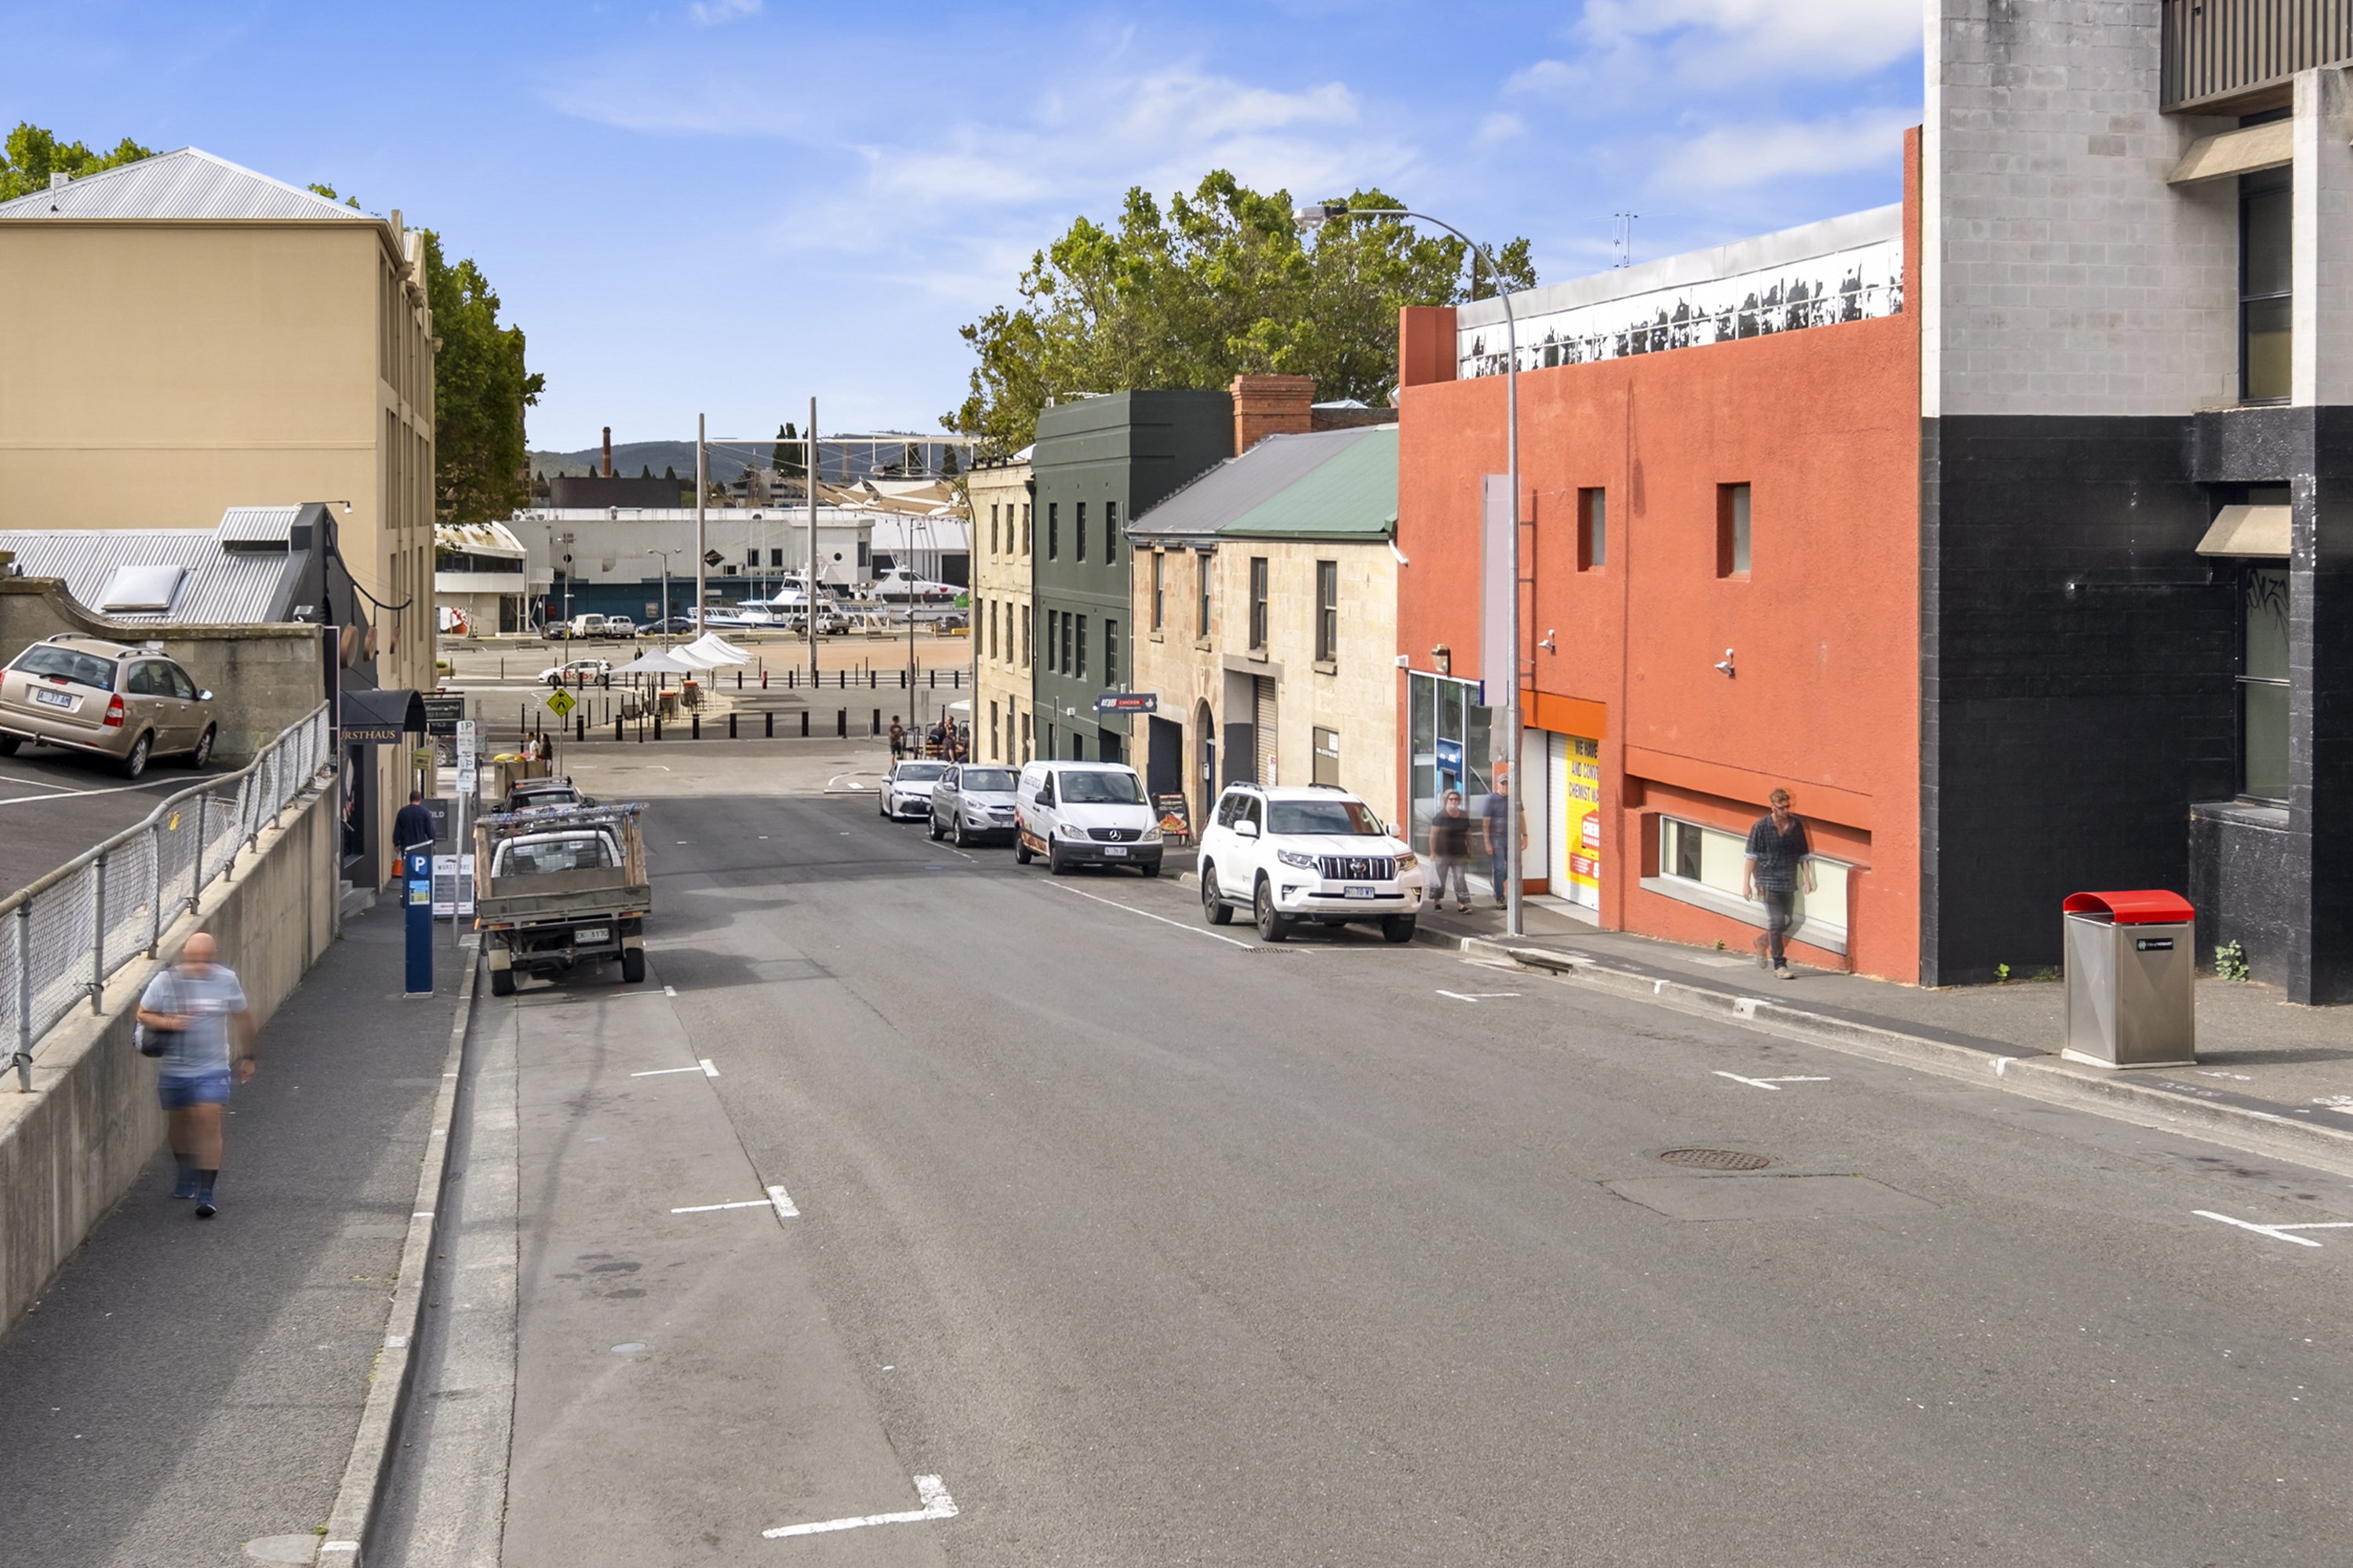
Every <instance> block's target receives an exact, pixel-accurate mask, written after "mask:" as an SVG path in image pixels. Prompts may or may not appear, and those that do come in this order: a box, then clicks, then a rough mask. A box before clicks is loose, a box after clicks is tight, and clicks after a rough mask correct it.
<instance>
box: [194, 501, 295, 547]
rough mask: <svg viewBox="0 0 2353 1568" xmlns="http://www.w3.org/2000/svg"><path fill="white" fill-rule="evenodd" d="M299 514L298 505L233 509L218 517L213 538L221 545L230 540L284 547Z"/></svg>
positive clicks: (235, 507) (238, 507)
mask: <svg viewBox="0 0 2353 1568" xmlns="http://www.w3.org/2000/svg"><path fill="white" fill-rule="evenodd" d="M301 515H302V509H301V507H299V506H232V507H230V508H229V509H228V510H227V511H226V512H224V513H222V514H221V520H220V525H219V526H218V527H217V528H215V529H214V530H213V536H214V537H215V538H217V539H218V540H219V541H220V542H221V543H222V544H224V545H226V544H227V543H229V542H230V541H231V540H239V541H244V542H247V543H253V544H261V543H269V544H275V545H283V544H285V543H286V540H287V536H288V535H290V534H291V533H292V532H293V531H294V520H295V519H296V518H297V517H300V516H301Z"/></svg>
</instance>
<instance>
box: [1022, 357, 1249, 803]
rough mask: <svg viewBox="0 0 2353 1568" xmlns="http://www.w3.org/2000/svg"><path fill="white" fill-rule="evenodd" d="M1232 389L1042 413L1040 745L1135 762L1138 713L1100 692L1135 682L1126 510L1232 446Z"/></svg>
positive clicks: (1036, 530)
mask: <svg viewBox="0 0 2353 1568" xmlns="http://www.w3.org/2000/svg"><path fill="white" fill-rule="evenodd" d="M1233 452H1234V408H1233V398H1232V397H1231V396H1230V395H1229V394H1228V393H1224V392H1113V393H1110V394H1108V395H1106V396H1104V397H1082V398H1080V399H1078V400H1076V401H1074V402H1070V403H1062V404H1058V405H1057V406H1055V407H1053V408H1048V409H1046V410H1045V411H1044V412H1043V413H1041V414H1039V416H1038V442H1037V446H1036V447H1035V448H1034V449H1033V450H1032V453H1031V457H1030V464H1031V470H1032V471H1033V472H1034V473H1035V475H1036V477H1037V484H1038V493H1037V500H1036V502H1035V503H1034V505H1035V507H1036V510H1035V512H1034V513H1033V514H1032V517H1031V524H1030V529H1031V532H1030V544H1031V549H1030V556H1029V562H1030V571H1031V578H1030V594H1031V604H1032V607H1033V609H1032V612H1033V614H1034V615H1035V616H1036V618H1037V623H1036V626H1035V628H1034V631H1035V634H1036V638H1037V657H1036V659H1035V661H1034V662H1032V664H1031V667H1030V668H1031V681H1032V685H1031V688H1030V702H1031V707H1032V711H1033V713H1034V714H1035V715H1036V722H1037V724H1038V726H1039V728H1038V730H1037V742H1036V744H1037V747H1038V755H1039V756H1040V757H1056V758H1070V759H1079V760H1083V761H1088V762H1096V761H1106V762H1132V761H1133V760H1134V758H1133V751H1134V742H1133V739H1132V731H1133V727H1134V721H1133V720H1131V719H1128V718H1126V717H1122V716H1113V715H1105V716H1103V717H1101V718H1098V717H1097V716H1096V714H1095V699H1096V698H1097V697H1099V696H1100V695H1102V694H1103V693H1105V692H1121V691H1130V690H1133V689H1134V686H1133V683H1132V674H1133V672H1134V668H1135V618H1134V615H1133V614H1132V613H1131V612H1130V602H1129V601H1130V599H1131V596H1132V590H1133V584H1132V579H1131V577H1130V575H1129V561H1128V557H1127V545H1126V540H1125V537H1124V531H1125V529H1126V526H1127V523H1128V520H1129V519H1130V518H1132V517H1134V515H1135V514H1137V513H1139V512H1141V511H1143V510H1145V508H1147V507H1150V506H1153V505H1155V504H1157V503H1159V502H1160V501H1161V500H1162V499H1163V498H1164V497H1166V496H1167V495H1168V494H1169V493H1172V492H1174V491H1175V490H1176V489H1178V488H1179V487H1180V486H1182V485H1184V484H1186V483H1187V482H1189V481H1191V480H1192V479H1193V478H1194V477H1195V476H1196V475H1198V474H1199V473H1201V472H1202V471H1205V470H1207V469H1208V468H1211V467H1213V466H1215V465H1216V464H1218V463H1219V462H1221V461H1224V460H1225V459H1227V458H1229V457H1231V456H1233Z"/></svg>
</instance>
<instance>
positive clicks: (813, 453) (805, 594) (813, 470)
mask: <svg viewBox="0 0 2353 1568" xmlns="http://www.w3.org/2000/svg"><path fill="white" fill-rule="evenodd" d="M807 477H808V503H809V551H808V577H807V578H806V579H805V580H804V581H803V582H802V583H801V600H802V608H803V610H804V611H805V615H806V618H805V620H803V622H802V624H803V625H804V626H806V627H807V629H808V645H809V690H810V691H811V692H815V691H816V690H817V399H816V398H815V397H811V398H810V399H809V417H808V476H807ZM810 700H811V701H812V702H814V701H815V700H816V699H815V698H814V697H812V698H811V699H810Z"/></svg>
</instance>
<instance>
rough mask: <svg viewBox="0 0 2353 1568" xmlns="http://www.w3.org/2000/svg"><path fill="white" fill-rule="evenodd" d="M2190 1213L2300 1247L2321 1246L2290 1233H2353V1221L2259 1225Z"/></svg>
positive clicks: (2203, 1211)
mask: <svg viewBox="0 0 2353 1568" xmlns="http://www.w3.org/2000/svg"><path fill="white" fill-rule="evenodd" d="M2189 1212H2190V1213H2193V1214H2195V1215H2197V1216H2198V1217H2199V1218H2200V1219H2201V1220H2220V1221H2221V1222H2222V1223H2223V1224H2226V1225H2236V1226H2238V1227H2239V1228H2240V1229H2241V1230H2242V1231H2253V1232H2254V1233H2255V1234H2257V1235H2264V1236H2269V1237H2271V1238H2272V1239H2273V1240H2274V1241H2284V1242H2294V1243H2295V1245H2298V1246H2318V1245H2320V1244H2319V1243H2318V1242H2316V1241H2314V1240H2313V1239H2312V1238H2311V1237H2310V1236H2297V1235H2290V1234H2288V1233H2289V1232H2290V1231H2353V1220H2326V1221H2322V1222H2319V1223H2316V1224H2306V1225H2259V1224H2255V1223H2254V1222H2253V1221H2252V1220H2234V1219H2232V1217H2231V1216H2230V1215H2228V1214H2218V1213H2214V1212H2213V1211H2212V1210H2211V1209H2192V1210H2190V1211H2189Z"/></svg>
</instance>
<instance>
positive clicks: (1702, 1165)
mask: <svg viewBox="0 0 2353 1568" xmlns="http://www.w3.org/2000/svg"><path fill="white" fill-rule="evenodd" d="M1659 1158H1660V1159H1662V1160H1665V1161H1666V1162H1667V1163H1668V1164H1670V1165H1684V1166H1689V1167H1690V1168H1691V1169H1692V1170H1694V1171H1762V1170H1764V1169H1765V1167H1767V1165H1770V1164H1772V1163H1773V1162H1772V1161H1771V1160H1767V1159H1766V1158H1765V1157H1764V1156H1763V1155H1761V1154H1743V1153H1741V1152H1740V1150H1736V1149H1670V1150H1667V1151H1666V1152H1665V1153H1663V1154H1662V1155H1660V1156H1659Z"/></svg>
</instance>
